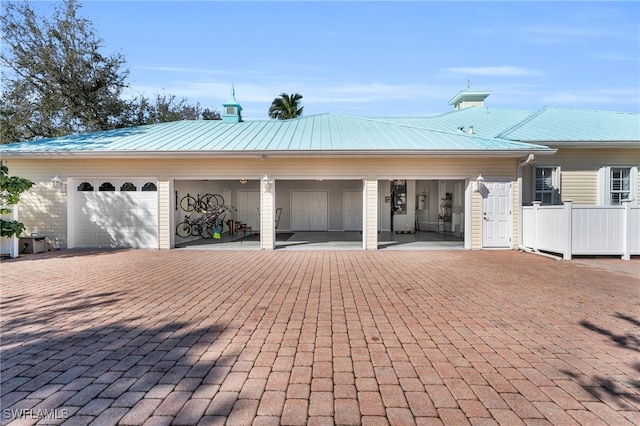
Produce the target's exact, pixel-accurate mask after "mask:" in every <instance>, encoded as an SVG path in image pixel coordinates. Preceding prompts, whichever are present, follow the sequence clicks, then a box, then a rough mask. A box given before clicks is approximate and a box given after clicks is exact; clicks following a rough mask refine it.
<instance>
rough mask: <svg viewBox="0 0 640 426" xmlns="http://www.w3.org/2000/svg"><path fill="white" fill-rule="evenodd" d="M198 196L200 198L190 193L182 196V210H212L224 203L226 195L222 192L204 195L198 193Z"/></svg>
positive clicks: (200, 211) (201, 211)
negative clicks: (221, 193)
mask: <svg viewBox="0 0 640 426" xmlns="http://www.w3.org/2000/svg"><path fill="white" fill-rule="evenodd" d="M197 197H198V198H195V197H193V196H192V195H189V194H187V195H185V196H184V197H182V199H181V200H180V207H181V208H182V210H184V211H186V212H192V211H197V212H199V213H203V212H206V211H207V210H211V209H212V208H214V207H215V206H217V205H223V204H224V197H223V196H222V195H220V194H205V195H203V196H202V197H200V194H198V196H197Z"/></svg>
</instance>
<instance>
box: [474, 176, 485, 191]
mask: <svg viewBox="0 0 640 426" xmlns="http://www.w3.org/2000/svg"><path fill="white" fill-rule="evenodd" d="M482 188H484V178H483V177H482V175H478V177H477V178H476V181H475V182H474V184H473V192H480V191H482Z"/></svg>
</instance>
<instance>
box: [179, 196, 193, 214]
mask: <svg viewBox="0 0 640 426" xmlns="http://www.w3.org/2000/svg"><path fill="white" fill-rule="evenodd" d="M196 204H197V201H196V199H195V198H193V197H192V196H191V195H188V194H187V195H185V196H184V197H182V200H180V207H181V208H182V210H184V211H186V212H192V211H193V210H194V209H195V208H196Z"/></svg>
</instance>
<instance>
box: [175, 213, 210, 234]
mask: <svg viewBox="0 0 640 426" xmlns="http://www.w3.org/2000/svg"><path fill="white" fill-rule="evenodd" d="M202 229H203V226H202V218H195V219H192V218H191V217H190V216H189V215H185V216H184V220H183V221H182V222H180V223H179V224H178V225H177V226H176V235H178V236H179V237H181V238H187V237H191V236H197V235H201V234H202Z"/></svg>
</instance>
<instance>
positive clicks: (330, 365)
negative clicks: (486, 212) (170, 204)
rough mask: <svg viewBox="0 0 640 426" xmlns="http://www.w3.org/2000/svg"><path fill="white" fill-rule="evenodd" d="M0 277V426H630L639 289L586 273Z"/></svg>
mask: <svg viewBox="0 0 640 426" xmlns="http://www.w3.org/2000/svg"><path fill="white" fill-rule="evenodd" d="M620 262H622V261H620ZM631 262H632V263H627V264H625V265H632V266H635V267H637V266H638V265H640V264H639V263H638V259H633V260H631ZM0 273H1V279H2V283H1V290H2V296H1V299H0V301H1V303H2V366H1V373H2V376H1V380H2V399H1V403H2V411H1V417H2V419H1V420H2V423H3V424H7V423H11V424H35V423H38V422H39V423H42V424H45V423H46V424H60V423H62V424H65V425H67V424H68V425H82V424H92V425H109V424H122V425H142V424H144V425H160V424H176V425H192V424H202V425H210V424H220V425H222V424H227V425H252V424H253V425H269V424H273V425H278V424H282V425H303V424H309V425H316V424H340V425H352V424H353V425H355V424H363V425H374V424H376V425H377V424H393V425H412V424H418V425H422V424H450V425H463V424H474V425H489V424H505V425H517V424H554V425H578V424H581V425H590V424H592V425H600V424H608V425H631V424H640V415H639V414H638V413H639V410H640V337H639V335H640V333H639V330H640V307H639V295H640V294H639V291H640V279H639V278H638V275H635V276H634V274H625V273H621V272H618V271H613V272H608V271H607V270H606V269H602V268H591V267H589V266H588V264H587V263H585V262H581V263H572V262H564V261H562V262H561V261H556V260H552V259H548V258H545V257H542V256H535V255H530V254H525V253H521V252H513V251H426V252H421V251H409V252H389V251H387V252H382V251H378V252H364V251H297V252H296V251H270V252H267V251H258V252H256V251H247V252H238V251H228V252H227V251H147V250H134V251H129V250H128V251H111V252H109V251H107V252H91V251H88V252H83V251H78V252H74V251H69V252H59V253H57V254H53V255H51V254H47V255H41V256H38V255H36V256H33V257H29V258H21V259H17V260H12V261H5V262H2V263H1V264H0Z"/></svg>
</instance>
